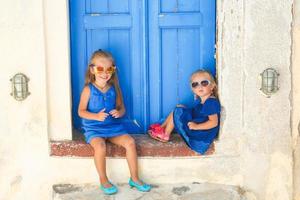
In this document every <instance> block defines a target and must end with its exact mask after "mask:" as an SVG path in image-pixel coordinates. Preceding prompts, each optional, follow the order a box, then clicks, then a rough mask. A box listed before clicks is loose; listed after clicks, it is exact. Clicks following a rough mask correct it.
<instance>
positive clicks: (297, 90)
mask: <svg viewBox="0 0 300 200" xmlns="http://www.w3.org/2000/svg"><path fill="white" fill-rule="evenodd" d="M293 13H294V23H293V56H292V64H293V65H292V72H293V75H292V77H293V78H292V84H293V93H292V97H293V112H292V135H293V138H294V196H295V197H294V200H300V141H299V134H300V114H299V113H300V1H299V0H295V4H294V7H293Z"/></svg>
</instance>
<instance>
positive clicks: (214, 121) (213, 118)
mask: <svg viewBox="0 0 300 200" xmlns="http://www.w3.org/2000/svg"><path fill="white" fill-rule="evenodd" d="M218 122H219V120H218V115H217V114H214V115H208V120H207V121H206V122H203V123H199V124H197V123H195V122H189V123H188V127H189V129H191V130H208V129H211V128H215V127H216V126H218Z"/></svg>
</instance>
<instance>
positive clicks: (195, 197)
mask: <svg viewBox="0 0 300 200" xmlns="http://www.w3.org/2000/svg"><path fill="white" fill-rule="evenodd" d="M117 186H118V189H119V192H118V193H117V194H116V195H111V196H107V195H104V194H102V192H101V191H100V189H98V186H96V185H89V184H87V185H71V184H59V185H54V186H53V200H250V198H247V197H246V196H248V195H247V193H245V191H243V190H242V189H241V188H239V187H235V186H229V185H218V184H208V183H202V184H200V183H190V184H165V185H153V189H152V190H151V192H147V193H143V192H139V191H137V190H136V189H131V188H130V187H129V186H128V185H127V184H117ZM252 199H254V198H251V200H252Z"/></svg>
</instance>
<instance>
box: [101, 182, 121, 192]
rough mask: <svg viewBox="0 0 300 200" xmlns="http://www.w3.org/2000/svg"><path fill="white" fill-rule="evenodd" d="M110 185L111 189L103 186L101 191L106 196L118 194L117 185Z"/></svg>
mask: <svg viewBox="0 0 300 200" xmlns="http://www.w3.org/2000/svg"><path fill="white" fill-rule="evenodd" d="M109 183H110V182H109ZM110 184H111V187H108V188H106V187H104V186H103V185H102V184H101V186H100V189H101V190H102V191H103V192H104V194H108V195H111V194H115V193H117V192H118V188H117V187H116V186H115V185H113V184H112V183H110Z"/></svg>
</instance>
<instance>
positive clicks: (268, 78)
mask: <svg viewBox="0 0 300 200" xmlns="http://www.w3.org/2000/svg"><path fill="white" fill-rule="evenodd" d="M260 75H261V88H260V90H261V91H262V92H263V93H264V94H266V95H267V97H271V95H272V94H274V93H276V92H277V91H278V90H279V87H278V76H279V73H277V71H276V70H275V69H273V68H268V69H265V70H264V71H263V72H262V73H261V74H260Z"/></svg>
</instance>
